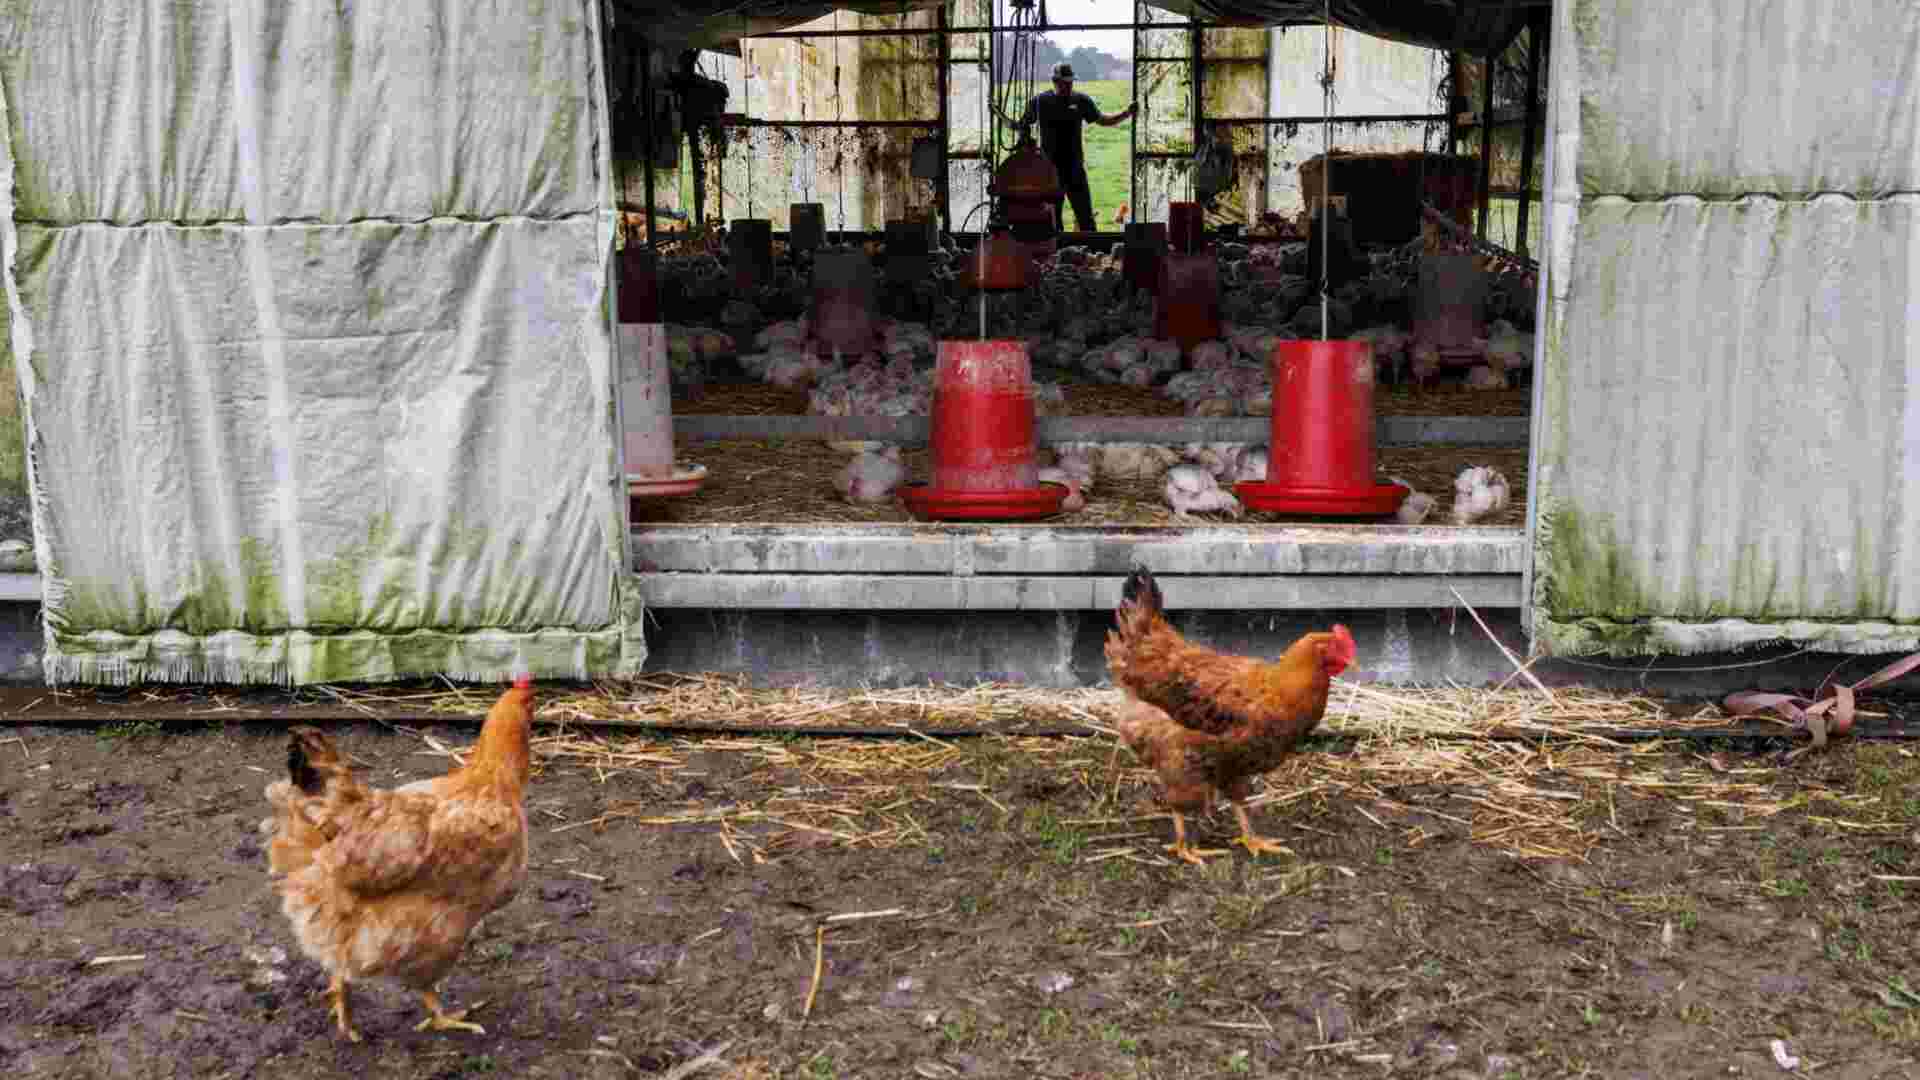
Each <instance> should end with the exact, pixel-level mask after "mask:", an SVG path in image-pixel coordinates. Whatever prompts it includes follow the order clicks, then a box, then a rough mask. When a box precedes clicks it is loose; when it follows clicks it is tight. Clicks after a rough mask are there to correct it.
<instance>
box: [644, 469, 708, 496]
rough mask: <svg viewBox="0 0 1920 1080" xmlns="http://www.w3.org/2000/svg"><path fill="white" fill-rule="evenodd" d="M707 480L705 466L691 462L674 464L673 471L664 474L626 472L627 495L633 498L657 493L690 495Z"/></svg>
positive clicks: (657, 494)
mask: <svg viewBox="0 0 1920 1080" xmlns="http://www.w3.org/2000/svg"><path fill="white" fill-rule="evenodd" d="M706 482H707V467H706V466H705V465H696V464H693V463H691V462H685V461H683V462H681V463H679V464H678V465H675V466H674V468H673V471H672V472H670V473H668V474H667V475H665V476H645V475H642V474H640V473H628V474H627V496H628V497H629V498H633V499H644V498H651V497H654V496H659V495H691V494H693V493H694V492H696V491H699V490H700V485H701V484H704V483H706Z"/></svg>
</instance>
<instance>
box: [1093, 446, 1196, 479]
mask: <svg viewBox="0 0 1920 1080" xmlns="http://www.w3.org/2000/svg"><path fill="white" fill-rule="evenodd" d="M1179 460H1180V455H1179V454H1178V453H1176V452H1175V451H1174V450H1173V448H1172V447H1167V446H1158V445H1155V444H1153V443H1105V444H1100V471H1101V472H1103V473H1111V474H1112V475H1114V476H1117V477H1121V478H1123V479H1129V480H1133V479H1139V480H1146V479H1151V478H1153V477H1155V476H1159V475H1160V473H1161V470H1163V469H1165V468H1166V467H1167V466H1169V465H1172V464H1175V463H1176V462H1178V461H1179Z"/></svg>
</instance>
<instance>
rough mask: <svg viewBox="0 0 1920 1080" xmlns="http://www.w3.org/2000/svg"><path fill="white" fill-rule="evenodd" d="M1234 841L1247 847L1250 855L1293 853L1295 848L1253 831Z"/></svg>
mask: <svg viewBox="0 0 1920 1080" xmlns="http://www.w3.org/2000/svg"><path fill="white" fill-rule="evenodd" d="M1234 843H1236V844H1239V845H1241V846H1243V847H1245V848H1246V849H1247V853H1248V854H1250V855H1260V854H1263V853H1264V854H1267V855H1292V854H1293V849H1292V848H1290V847H1288V846H1287V845H1285V844H1283V843H1281V842H1280V841H1278V840H1269V839H1267V838H1266V837H1264V836H1254V835H1253V834H1251V833H1249V834H1247V835H1246V836H1242V837H1241V838H1240V839H1238V840H1235V841H1234Z"/></svg>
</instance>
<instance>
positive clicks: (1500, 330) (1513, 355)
mask: <svg viewBox="0 0 1920 1080" xmlns="http://www.w3.org/2000/svg"><path fill="white" fill-rule="evenodd" d="M1486 341H1487V344H1486V350H1487V363H1488V364H1490V365H1491V366H1492V367H1493V369H1494V370H1495V371H1525V370H1527V369H1529V368H1531V367H1533V335H1532V334H1524V333H1521V332H1520V331H1519V330H1518V329H1516V328H1515V327H1514V325H1513V324H1512V323H1510V322H1508V321H1507V320H1505V319H1495V320H1493V323H1492V324H1491V325H1490V326H1488V327H1487V339H1486Z"/></svg>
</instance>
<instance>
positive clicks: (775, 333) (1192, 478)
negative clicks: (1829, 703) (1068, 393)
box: [668, 316, 1532, 525]
mask: <svg viewBox="0 0 1920 1080" xmlns="http://www.w3.org/2000/svg"><path fill="white" fill-rule="evenodd" d="M1077 328H1078V329H1084V327H1076V326H1075V325H1074V324H1069V325H1068V327H1067V328H1066V330H1067V333H1066V334H1065V335H1064V336H1063V337H1061V338H1060V339H1058V340H1056V341H1054V342H1053V343H1052V349H1051V352H1052V356H1053V358H1054V360H1055V362H1056V363H1074V364H1077V366H1078V367H1080V369H1081V370H1083V371H1085V372H1086V373H1087V374H1089V375H1092V376H1093V377H1094V378H1096V379H1099V380H1102V381H1106V382H1112V383H1124V384H1129V385H1135V386H1151V385H1154V384H1155V383H1156V382H1158V381H1159V379H1160V377H1161V376H1170V377H1169V378H1167V379H1166V381H1165V383H1164V384H1163V385H1162V386H1161V388H1160V392H1161V393H1164V394H1166V395H1168V396H1169V397H1172V398H1174V399H1176V400H1178V401H1181V402H1182V403H1183V405H1184V407H1185V411H1186V413H1187V414H1188V415H1190V416H1235V415H1261V414H1266V413H1270V412H1271V410H1272V389H1271V386H1270V382H1269V378H1268V375H1267V368H1266V361H1265V358H1266V357H1267V356H1269V355H1271V353H1272V350H1273V345H1274V342H1276V341H1278V340H1280V339H1281V337H1282V336H1283V335H1280V334H1276V333H1274V332H1273V331H1271V330H1267V329H1264V328H1262V327H1257V326H1256V327H1241V326H1235V325H1232V324H1227V325H1226V326H1224V327H1223V337H1222V338H1221V339H1220V340H1215V341H1206V342H1202V343H1201V344H1199V345H1197V346H1195V348H1194V349H1193V352H1192V357H1191V364H1190V365H1188V367H1189V370H1185V371H1183V370H1181V368H1182V366H1183V364H1182V354H1181V351H1180V346H1179V345H1178V344H1177V343H1175V342H1173V341H1168V340H1164V339H1154V338H1141V337H1121V338H1118V339H1116V340H1113V341H1111V342H1108V343H1106V344H1104V345H1100V346H1088V345H1087V344H1086V335H1084V334H1083V335H1082V336H1078V337H1076V336H1074V335H1073V330H1074V329H1077ZM875 332H876V346H877V347H876V349H875V350H874V351H871V352H866V353H862V354H860V355H856V356H847V355H842V354H839V353H837V352H826V351H823V350H822V349H820V347H819V345H818V343H817V342H815V341H813V339H812V327H811V326H810V325H809V320H808V319H807V318H806V317H804V316H803V317H801V318H798V319H793V320H788V321H785V322H778V323H774V324H772V325H770V326H768V327H767V328H766V329H764V330H762V331H760V332H759V334H758V335H757V336H756V337H755V339H754V346H755V351H754V352H750V353H743V354H741V355H740V356H739V364H740V366H741V368H742V369H743V370H745V371H746V372H747V373H749V374H751V375H753V376H754V377H756V378H759V379H761V380H763V381H765V382H769V383H772V384H774V385H776V386H782V387H787V388H806V389H807V390H808V411H809V412H810V413H813V414H815V415H822V416H924V415H927V414H928V413H930V412H931V407H932V401H933V370H932V367H931V365H930V364H924V363H922V362H923V361H926V360H929V359H930V358H931V357H932V356H933V354H934V351H935V341H934V337H933V335H932V333H931V332H930V331H929V330H928V329H927V327H926V326H925V325H924V324H920V323H910V322H901V321H896V320H891V319H877V320H876V321H875ZM1352 336H1353V337H1355V338H1363V339H1365V340H1368V341H1370V342H1372V343H1373V347H1374V351H1375V355H1376V357H1377V358H1379V359H1382V360H1384V361H1385V362H1388V363H1394V362H1397V361H1398V359H1399V358H1400V357H1401V355H1402V354H1403V353H1405V352H1407V351H1408V350H1411V351H1412V354H1413V364H1414V371H1415V374H1416V376H1418V375H1419V374H1420V370H1421V367H1422V366H1423V361H1424V360H1425V357H1424V356H1423V355H1422V352H1421V349H1420V348H1419V347H1418V346H1415V345H1414V344H1413V342H1412V340H1411V336H1410V335H1408V334H1406V333H1405V332H1403V331H1399V330H1396V329H1393V328H1391V327H1374V328H1371V329H1367V330H1362V331H1359V332H1357V333H1355V334H1354V335H1352ZM1530 338H1531V335H1528V334H1522V333H1519V332H1518V331H1516V330H1514V329H1513V327H1512V326H1511V325H1510V324H1508V323H1505V322H1495V323H1494V324H1493V326H1492V327H1491V329H1490V334H1489V337H1488V339H1487V341H1488V345H1487V351H1488V358H1489V361H1490V369H1491V370H1493V371H1496V372H1497V373H1498V374H1497V376H1489V377H1488V378H1497V379H1498V380H1499V382H1498V385H1501V386H1504V385H1506V383H1505V381H1504V380H1505V379H1506V378H1507V372H1509V371H1512V370H1515V369H1517V368H1523V367H1525V366H1526V364H1527V362H1529V361H1530V360H1531V355H1532V349H1531V341H1530V340H1528V339H1530ZM668 348H669V351H670V352H672V353H673V354H674V359H675V362H676V365H678V364H680V363H681V362H683V361H684V360H687V359H692V358H695V357H702V358H707V359H709V360H710V359H712V358H714V357H718V356H721V355H727V354H730V353H732V352H733V351H734V339H733V338H732V337H731V336H729V335H727V334H723V333H721V332H719V331H717V330H710V329H707V328H703V327H681V326H669V327H668ZM1436 366H1437V362H1436ZM1474 370H1475V371H1476V372H1478V371H1482V370H1489V369H1487V368H1476V369H1474ZM1472 380H1473V376H1472V375H1471V374H1470V375H1469V385H1472ZM1034 399H1035V412H1036V413H1037V414H1039V415H1043V416H1044V415H1052V414H1055V413H1058V412H1060V411H1061V410H1062V409H1063V408H1064V406H1065V402H1066V398H1065V394H1064V392H1063V390H1062V389H1061V387H1060V386H1059V384H1057V383H1049V382H1043V381H1040V380H1035V382H1034ZM833 445H835V446H836V447H837V448H839V449H842V450H845V451H851V452H852V454H853V456H852V457H851V458H850V459H849V460H848V461H847V463H846V464H845V465H844V466H843V467H842V468H841V469H840V470H839V472H838V473H837V474H836V476H835V480H834V484H835V487H836V488H837V490H838V491H839V492H840V495H841V496H842V497H843V498H845V499H846V500H847V501H849V502H852V503H859V504H868V505H883V504H889V503H891V502H893V500H894V498H895V495H896V492H897V489H898V488H899V486H900V485H901V484H902V483H903V482H905V480H906V473H907V470H906V466H905V464H904V462H903V461H902V457H901V451H900V448H899V447H898V446H893V445H885V444H878V443H871V442H848V443H836V444H833ZM1267 457H1268V448H1267V446H1266V445H1265V444H1245V443H1189V444H1187V445H1186V446H1185V447H1182V448H1175V447H1172V446H1160V445H1154V444H1148V443H1067V444H1061V445H1059V446H1057V447H1055V460H1054V462H1053V464H1051V465H1049V466H1046V467H1044V468H1042V469H1040V470H1039V476H1038V479H1039V480H1040V481H1042V482H1051V483H1057V484H1060V485H1062V486H1064V487H1066V488H1067V492H1068V493H1067V498H1066V500H1065V501H1064V502H1063V504H1062V509H1063V510H1065V511H1067V512H1073V511H1076V510H1080V509H1083V508H1084V507H1085V506H1086V503H1087V497H1088V495H1089V494H1090V493H1091V492H1092V490H1093V487H1094V483H1095V479H1096V478H1097V477H1098V476H1100V475H1103V474H1104V475H1109V476H1119V477H1126V478H1145V477H1151V476H1160V477H1161V478H1162V480H1163V483H1164V489H1163V491H1164V496H1165V499H1166V503H1167V505H1168V507H1169V508H1171V509H1172V510H1173V512H1174V514H1175V516H1176V517H1183V518H1184V517H1186V516H1188V515H1190V514H1209V513H1218V514H1225V515H1227V516H1229V517H1232V518H1239V517H1241V516H1242V514H1243V513H1244V510H1243V508H1242V507H1241V505H1240V500H1239V499H1237V498H1235V497H1234V495H1233V491H1232V487H1233V485H1234V484H1236V483H1241V482H1245V481H1262V480H1265V479H1266V477H1267ZM1389 481H1390V482H1392V483H1398V484H1402V485H1403V486H1405V487H1406V488H1407V489H1408V490H1409V492H1411V494H1410V495H1409V496H1408V497H1407V498H1406V499H1405V500H1404V501H1403V503H1402V505H1401V507H1400V509H1399V511H1398V514H1397V517H1398V520H1399V521H1400V522H1401V523H1403V524H1407V525H1418V524H1422V523H1424V522H1425V521H1426V520H1427V519H1428V518H1429V517H1430V516H1431V514H1432V513H1433V510H1434V509H1435V507H1436V505H1437V500H1436V499H1435V498H1434V497H1433V496H1431V495H1429V494H1427V493H1425V492H1421V491H1418V490H1416V489H1414V487H1413V485H1412V484H1409V483H1407V482H1406V481H1403V480H1399V479H1397V478H1389ZM1454 489H1455V490H1454V499H1453V506H1452V518H1453V521H1454V523H1455V524H1459V525H1467V524H1472V523H1474V522H1477V521H1482V520H1485V519H1486V518H1488V517H1491V516H1492V515H1494V514H1497V513H1499V512H1500V511H1502V510H1504V509H1505V508H1506V507H1507V505H1508V501H1509V490H1508V484H1507V480H1506V478H1505V477H1504V476H1502V475H1501V474H1500V472H1499V471H1498V470H1496V469H1493V468H1490V467H1487V466H1476V467H1471V468H1468V469H1465V470H1463V471H1462V472H1461V473H1460V475H1459V476H1458V477H1457V478H1456V480H1455V482H1454Z"/></svg>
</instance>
